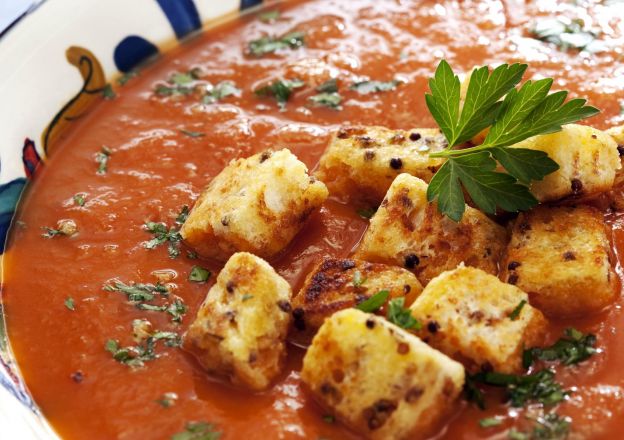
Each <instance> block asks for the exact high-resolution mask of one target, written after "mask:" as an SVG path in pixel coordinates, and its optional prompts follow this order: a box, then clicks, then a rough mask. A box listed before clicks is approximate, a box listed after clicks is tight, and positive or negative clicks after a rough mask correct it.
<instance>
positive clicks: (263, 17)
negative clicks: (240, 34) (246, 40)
mask: <svg viewBox="0 0 624 440" xmlns="http://www.w3.org/2000/svg"><path fill="white" fill-rule="evenodd" d="M281 15H282V13H281V12H280V11H278V10H277V9H275V10H271V11H263V12H260V13H258V19H259V20H260V21H262V22H263V23H272V22H274V21H276V20H278V19H279V18H280V16H281Z"/></svg>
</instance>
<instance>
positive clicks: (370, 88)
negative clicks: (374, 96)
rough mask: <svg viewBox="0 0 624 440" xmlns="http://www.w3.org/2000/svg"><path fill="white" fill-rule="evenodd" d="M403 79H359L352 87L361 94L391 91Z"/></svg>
mask: <svg viewBox="0 0 624 440" xmlns="http://www.w3.org/2000/svg"><path fill="white" fill-rule="evenodd" d="M399 84H402V81H399V80H397V79H393V80H392V81H370V80H366V81H358V82H355V83H353V84H351V87H350V89H351V90H355V91H356V92H358V93H359V94H360V95H368V94H371V93H379V92H389V91H391V90H394V89H396V88H397V86H398V85H399Z"/></svg>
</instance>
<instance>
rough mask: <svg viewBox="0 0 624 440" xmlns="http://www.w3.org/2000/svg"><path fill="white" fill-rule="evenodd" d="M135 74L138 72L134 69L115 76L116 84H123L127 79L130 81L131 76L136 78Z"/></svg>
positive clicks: (137, 74)
mask: <svg viewBox="0 0 624 440" xmlns="http://www.w3.org/2000/svg"><path fill="white" fill-rule="evenodd" d="M137 76H139V72H138V71H136V70H131V71H129V72H126V73H124V74H123V75H121V76H120V77H119V78H117V84H119V85H120V86H124V85H126V83H127V82H128V81H130V80H131V79H132V78H136V77H137Z"/></svg>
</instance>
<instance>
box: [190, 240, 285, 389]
mask: <svg viewBox="0 0 624 440" xmlns="http://www.w3.org/2000/svg"><path fill="white" fill-rule="evenodd" d="M291 294H292V292H291V289H290V286H289V284H288V283H287V282H286V280H284V279H283V278H282V277H280V276H279V275H278V274H277V273H276V272H275V271H274V270H273V268H272V267H271V266H270V265H269V264H268V263H267V262H266V261H264V260H262V259H260V258H258V257H256V256H255V255H251V254H248V253H245V252H240V253H237V254H234V255H232V257H231V258H230V259H229V260H228V262H227V263H226V265H225V267H224V268H223V270H222V271H221V273H219V276H218V277H217V282H216V284H215V285H214V286H213V287H212V288H211V289H210V291H209V292H208V295H207V296H206V299H205V300H204V303H203V304H202V305H201V308H200V309H199V312H198V313H197V317H196V318H195V321H193V323H192V324H191V325H190V327H189V329H188V330H187V332H186V334H185V335H184V348H186V349H187V350H188V351H190V352H191V353H193V354H194V355H195V356H196V357H197V359H198V360H199V361H200V363H201V364H202V365H203V366H204V368H206V370H208V371H209V372H211V373H214V374H218V375H222V376H226V377H229V378H230V380H231V381H232V382H233V383H235V384H239V385H243V386H245V387H248V388H251V389H253V390H262V389H265V388H267V387H268V386H269V384H270V383H271V381H272V380H273V379H274V378H275V377H276V376H277V375H278V374H279V372H280V371H281V368H282V363H283V360H284V357H285V356H286V348H285V342H284V341H285V339H286V335H287V333H288V327H289V324H290V320H291V315H290V310H291V306H290V297H291Z"/></svg>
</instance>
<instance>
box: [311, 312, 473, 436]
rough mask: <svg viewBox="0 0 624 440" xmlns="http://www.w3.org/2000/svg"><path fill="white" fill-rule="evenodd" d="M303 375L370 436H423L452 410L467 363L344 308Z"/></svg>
mask: <svg viewBox="0 0 624 440" xmlns="http://www.w3.org/2000/svg"><path fill="white" fill-rule="evenodd" d="M301 379H302V380H303V382H304V384H305V385H306V387H307V388H308V389H309V390H310V391H311V392H312V394H313V396H314V398H315V399H316V400H318V402H319V403H320V404H321V405H322V406H323V407H325V409H326V410H327V411H329V412H330V413H332V414H335V416H336V418H337V419H338V420H340V421H342V422H343V423H345V424H346V425H348V426H350V427H351V428H352V429H353V430H355V431H356V432H358V433H360V434H362V435H363V436H364V437H365V438H368V439H373V440H376V439H380V440H381V439H383V440H391V439H408V438H409V439H424V438H428V436H429V435H431V434H433V432H434V430H435V428H436V427H437V425H438V424H439V423H440V421H441V420H442V419H443V417H444V416H445V415H447V414H449V413H450V412H451V411H452V409H453V402H454V401H455V399H456V398H457V396H458V395H459V394H460V393H461V391H462V386H463V384H464V368H463V366H462V365H461V364H459V363H458V362H455V361H453V360H452V359H450V358H448V357H447V356H445V355H444V354H442V353H440V352H439V351H437V350H435V349H433V348H431V347H429V346H428V345H427V344H425V343H424V342H422V341H421V340H420V339H418V338H417V337H416V336H414V335H412V334H410V333H408V332H406V331H405V330H403V329H401V328H399V327H397V326H395V325H394V324H391V323H389V322H388V321H386V320H385V319H384V318H382V317H379V316H376V315H372V314H368V313H364V312H361V311H359V310H357V309H347V310H342V311H340V312H338V313H336V314H334V315H332V316H331V317H329V318H327V319H326V320H325V323H324V324H323V325H322V326H321V328H320V330H319V332H318V333H317V334H316V336H315V337H314V340H313V341H312V345H311V346H310V348H308V351H307V353H306V355H305V357H304V359H303V369H302V370H301Z"/></svg>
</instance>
